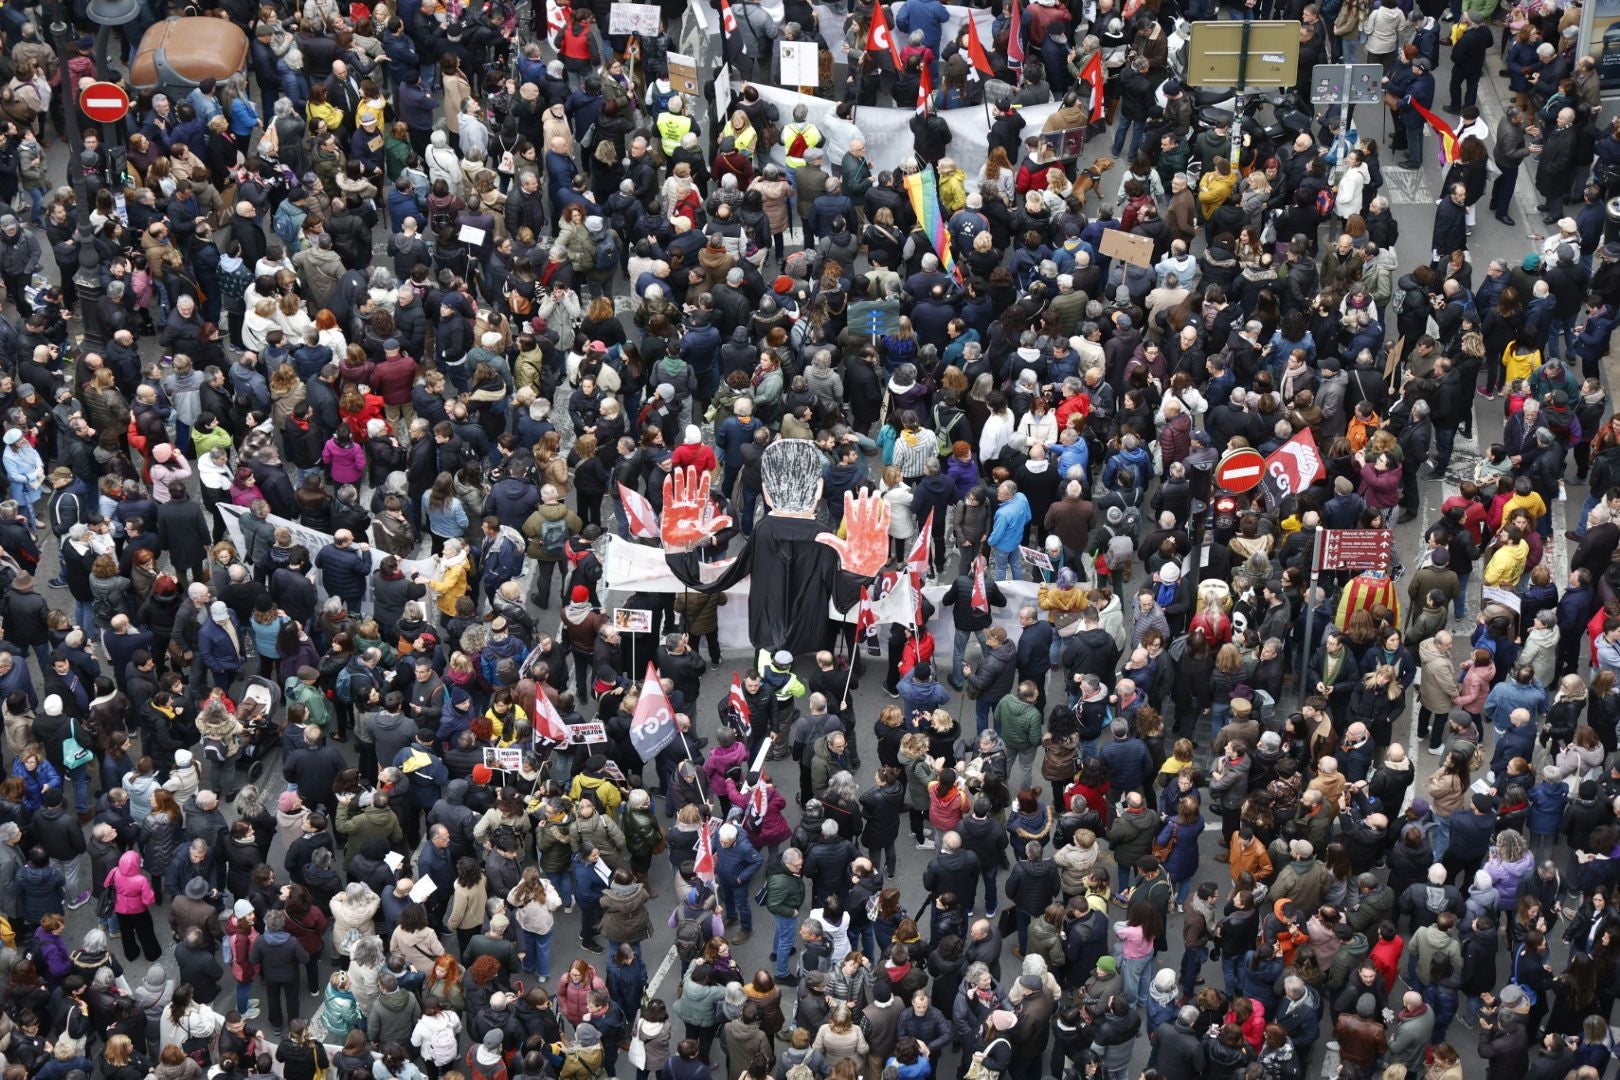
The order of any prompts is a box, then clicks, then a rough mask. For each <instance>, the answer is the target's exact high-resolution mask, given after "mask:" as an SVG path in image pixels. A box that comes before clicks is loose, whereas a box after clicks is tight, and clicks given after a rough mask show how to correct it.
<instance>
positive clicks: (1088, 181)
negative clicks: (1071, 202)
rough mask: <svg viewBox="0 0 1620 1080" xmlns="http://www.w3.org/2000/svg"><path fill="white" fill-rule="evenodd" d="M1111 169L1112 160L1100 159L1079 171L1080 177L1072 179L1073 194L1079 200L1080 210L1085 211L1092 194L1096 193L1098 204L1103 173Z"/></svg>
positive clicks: (1101, 198) (1101, 195)
mask: <svg viewBox="0 0 1620 1080" xmlns="http://www.w3.org/2000/svg"><path fill="white" fill-rule="evenodd" d="M1113 167H1114V159H1113V158H1111V157H1100V158H1098V159H1097V160H1096V161H1093V162H1092V163H1091V164H1090V165H1089V166H1087V167H1086V168H1084V169H1081V170H1080V175H1079V176H1076V177H1075V178H1074V194H1075V196H1076V197H1077V198H1079V200H1080V208H1081V209H1082V210H1084V209H1085V207H1086V204H1087V202H1088V201H1089V200H1090V199H1091V195H1092V193H1093V192H1096V195H1097V201H1098V202H1101V201H1102V200H1103V194H1102V178H1103V173H1106V172H1108V171H1109V170H1110V169H1112V168H1113Z"/></svg>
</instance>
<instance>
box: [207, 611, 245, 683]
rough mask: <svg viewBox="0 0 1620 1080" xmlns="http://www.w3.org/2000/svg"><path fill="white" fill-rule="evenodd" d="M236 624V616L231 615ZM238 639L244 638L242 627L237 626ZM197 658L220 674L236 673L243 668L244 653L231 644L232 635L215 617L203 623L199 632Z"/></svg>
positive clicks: (210, 669) (232, 621)
mask: <svg viewBox="0 0 1620 1080" xmlns="http://www.w3.org/2000/svg"><path fill="white" fill-rule="evenodd" d="M230 619H231V624H232V625H233V626H234V625H235V624H236V616H234V615H232V616H231V617H230ZM236 639H237V640H238V641H240V640H242V628H241V627H240V626H237V627H236ZM197 658H198V659H200V660H201V661H202V664H203V667H205V668H207V669H208V670H209V671H212V672H214V673H215V674H218V675H234V674H235V673H236V672H238V671H241V670H242V653H241V651H240V650H239V649H237V648H236V647H235V646H233V645H232V644H231V637H230V635H229V634H227V633H226V632H225V631H224V630H223V629H222V628H221V627H220V625H219V624H218V623H217V622H215V621H214V620H213V619H209V620H208V621H207V622H205V623H203V624H202V629H201V630H199V631H198V633H197Z"/></svg>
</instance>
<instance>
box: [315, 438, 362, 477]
mask: <svg viewBox="0 0 1620 1080" xmlns="http://www.w3.org/2000/svg"><path fill="white" fill-rule="evenodd" d="M321 461H322V462H324V463H325V464H326V466H327V468H329V469H331V470H332V482H333V483H337V484H358V483H359V482H360V480H361V478H362V477H364V476H365V475H366V452H365V450H364V448H362V447H361V445H360V444H359V443H357V442H351V443H349V445H348V447H346V448H345V447H342V446H339V445H338V441H337V440H336V439H327V440H326V446H325V447H324V448H323V449H322V450H321Z"/></svg>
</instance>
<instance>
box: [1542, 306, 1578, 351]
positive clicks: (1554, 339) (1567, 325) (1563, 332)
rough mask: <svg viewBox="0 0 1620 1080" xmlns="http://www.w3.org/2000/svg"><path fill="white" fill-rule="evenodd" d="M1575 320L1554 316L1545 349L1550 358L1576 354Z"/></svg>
mask: <svg viewBox="0 0 1620 1080" xmlns="http://www.w3.org/2000/svg"><path fill="white" fill-rule="evenodd" d="M1575 336H1576V335H1575V320H1574V319H1560V318H1558V317H1557V316H1554V317H1553V321H1552V327H1551V329H1550V330H1549V331H1548V332H1547V348H1546V350H1545V352H1546V354H1547V357H1548V358H1549V359H1551V358H1553V357H1557V358H1559V359H1563V358H1564V357H1566V356H1574V355H1575Z"/></svg>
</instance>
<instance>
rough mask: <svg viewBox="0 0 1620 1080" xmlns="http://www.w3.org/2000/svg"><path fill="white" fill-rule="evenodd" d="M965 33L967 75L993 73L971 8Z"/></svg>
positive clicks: (977, 75) (975, 79) (993, 69)
mask: <svg viewBox="0 0 1620 1080" xmlns="http://www.w3.org/2000/svg"><path fill="white" fill-rule="evenodd" d="M967 34H968V39H967V54H968V73H967V75H968V78H970V79H972V80H973V81H974V82H978V81H979V75H980V73H981V72H982V73H983V74H985V75H994V74H995V72H996V69H995V68H993V67H991V66H990V57H989V54H987V53H986V52H985V51H984V43H983V42H982V41H980V40H979V27H978V25H977V24H976V23H975V22H974V20H973V14H972V9H971V8H970V9H969V11H968V20H967ZM929 513H933V511H931V510H930V511H929Z"/></svg>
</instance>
